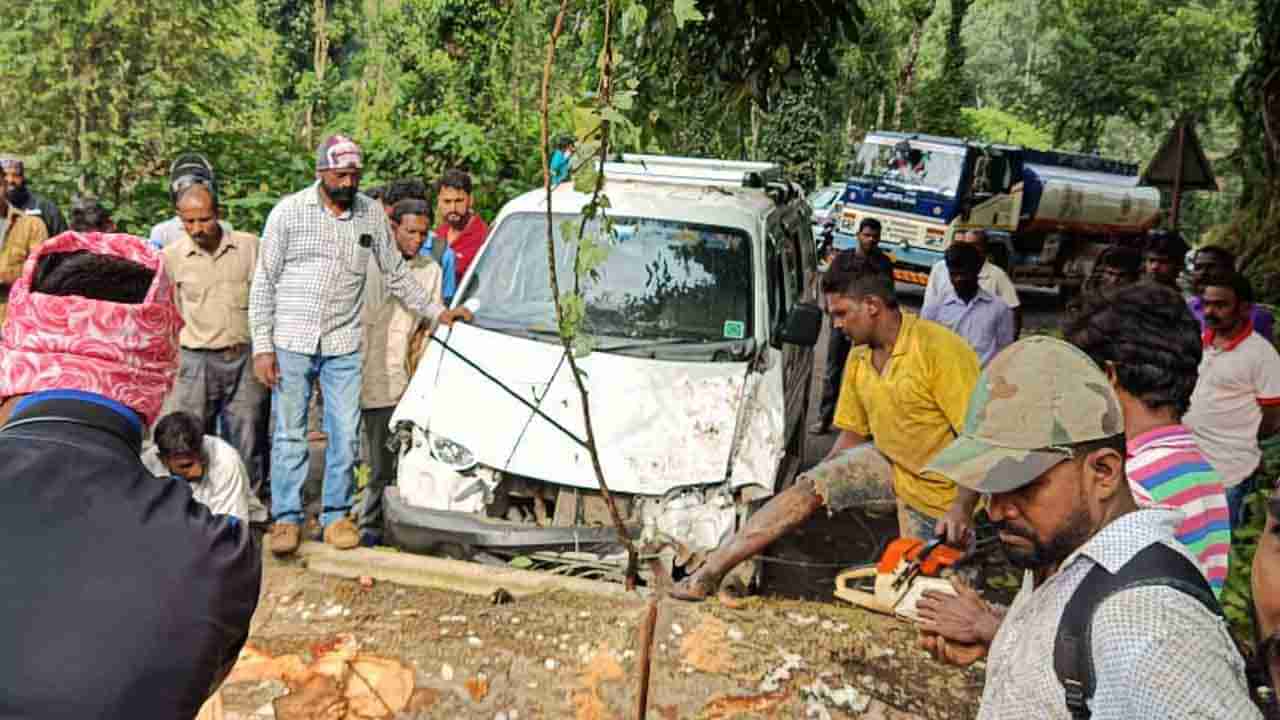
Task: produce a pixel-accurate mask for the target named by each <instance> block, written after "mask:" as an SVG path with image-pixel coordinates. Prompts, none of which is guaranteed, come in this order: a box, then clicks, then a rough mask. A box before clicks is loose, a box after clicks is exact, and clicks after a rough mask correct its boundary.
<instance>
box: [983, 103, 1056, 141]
mask: <svg viewBox="0 0 1280 720" xmlns="http://www.w3.org/2000/svg"><path fill="white" fill-rule="evenodd" d="M961 113H963V114H964V119H965V121H966V122H967V124H968V125H969V127H970V128H971V129H972V130H971V133H970V135H971V136H972V137H974V138H977V139H980V140H985V141H987V142H992V143H1006V144H1010V145H1024V146H1026V147H1033V148H1040V149H1048V148H1049V147H1051V145H1052V140H1053V138H1051V137H1050V135H1049V132H1048V131H1047V130H1045V129H1044V128H1041V127H1037V126H1036V125H1033V124H1032V123H1029V122H1027V121H1026V120H1023V119H1022V118H1020V117H1018V116H1016V115H1014V114H1013V113H1010V112H1005V111H1004V110H1000V109H999V108H994V107H984V108H964V109H963V110H961Z"/></svg>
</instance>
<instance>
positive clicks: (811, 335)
mask: <svg viewBox="0 0 1280 720" xmlns="http://www.w3.org/2000/svg"><path fill="white" fill-rule="evenodd" d="M821 333H822V308H820V307H818V306H817V305H812V304H810V303H800V304H798V305H796V306H795V307H793V308H791V312H790V313H788V314H787V317H786V318H785V319H783V321H782V323H781V328H780V329H779V331H778V333H777V340H776V342H777V345H781V344H783V343H786V344H788V345H799V346H801V347H813V346H814V345H817V344H818V335H820V334H821Z"/></svg>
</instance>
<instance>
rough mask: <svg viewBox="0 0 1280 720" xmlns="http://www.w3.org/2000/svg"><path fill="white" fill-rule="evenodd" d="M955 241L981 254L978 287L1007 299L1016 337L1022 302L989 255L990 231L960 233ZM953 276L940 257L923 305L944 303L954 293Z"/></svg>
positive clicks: (1020, 319)
mask: <svg viewBox="0 0 1280 720" xmlns="http://www.w3.org/2000/svg"><path fill="white" fill-rule="evenodd" d="M951 242H953V243H969V244H971V245H973V246H975V247H977V248H978V252H981V253H982V270H981V271H979V272H978V287H980V288H982V289H983V290H986V291H987V292H989V293H991V294H992V295H994V296H996V297H998V298H1000V299H1001V300H1003V301H1004V303H1005V304H1006V305H1008V306H1009V309H1011V310H1013V338H1014V339H1015V340H1016V339H1018V336H1019V335H1021V334H1022V301H1020V300H1019V299H1018V291H1017V289H1016V288H1014V286H1013V281H1012V280H1010V279H1009V275H1008V273H1006V272H1005V271H1004V270H1001V269H1000V266H999V265H995V264H993V263H992V262H991V261H990V260H988V259H987V258H988V257H989V256H988V254H987V233H986V232H985V231H983V230H970V231H968V232H958V233H956V235H955V238H954V239H952V241H951ZM951 290H952V288H951V275H950V274H949V273H948V272H947V261H946V260H939V261H938V262H936V263H934V264H933V269H932V270H930V271H929V283H928V284H927V285H925V288H924V306H923V307H922V308H921V312H924V308H928V307H930V306H931V305H937V304H940V303H942V301H943V300H945V299H946V298H947V297H948V296H949V295H950V294H951Z"/></svg>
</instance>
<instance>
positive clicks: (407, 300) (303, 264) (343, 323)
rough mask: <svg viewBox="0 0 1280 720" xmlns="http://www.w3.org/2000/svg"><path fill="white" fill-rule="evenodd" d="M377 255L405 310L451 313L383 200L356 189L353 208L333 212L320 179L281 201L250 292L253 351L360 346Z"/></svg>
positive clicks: (309, 351)
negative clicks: (404, 249) (402, 240)
mask: <svg viewBox="0 0 1280 720" xmlns="http://www.w3.org/2000/svg"><path fill="white" fill-rule="evenodd" d="M362 237H365V238H366V242H365V243H362V242H361V238H362ZM370 255H372V256H373V258H374V260H375V262H376V263H377V265H378V268H379V269H380V270H381V271H382V273H383V276H384V278H385V283H386V287H387V289H388V290H389V291H390V292H391V294H392V295H394V296H395V297H396V298H398V299H399V300H400V301H401V302H403V303H404V304H405V306H406V307H408V308H409V309H410V310H412V311H413V312H415V313H417V314H419V315H421V316H422V317H425V318H429V319H432V320H434V319H435V318H436V316H438V315H439V314H440V313H441V312H444V306H442V305H438V304H435V303H433V302H431V300H430V299H429V298H428V296H427V292H426V290H424V289H423V288H422V286H421V285H419V284H418V283H417V282H416V281H414V279H413V278H412V277H411V276H410V274H409V267H408V265H407V264H405V261H404V257H403V256H401V255H400V251H399V249H397V248H396V246H395V243H394V242H393V241H392V238H391V232H390V227H389V223H387V216H386V214H385V213H384V212H383V211H382V208H381V207H380V206H379V205H378V203H376V202H374V201H373V200H371V199H370V198H368V197H366V196H364V195H360V194H357V195H356V199H355V202H354V203H352V206H351V209H350V210H348V211H347V212H346V213H344V214H343V215H342V216H341V217H334V216H333V215H332V214H331V213H330V212H329V211H328V210H326V209H325V207H324V205H323V204H322V203H321V201H320V189H319V183H315V184H313V185H311V186H310V187H308V188H306V189H305V190H302V191H300V192H297V193H294V194H293V195H290V196H288V197H286V198H285V199H283V200H281V201H280V203H279V204H278V205H276V206H275V208H274V209H272V211H271V215H269V216H268V217H267V225H266V228H265V229H264V230H263V232H262V241H261V245H260V247H259V251H258V265H257V268H256V269H255V271H254V274H253V286H252V288H251V289H250V292H249V325H250V329H251V333H252V335H253V352H254V354H255V355H257V354H262V353H271V352H275V351H276V349H281V350H288V351H290V352H296V353H302V354H306V355H314V354H319V355H346V354H349V353H352V352H355V351H356V350H359V349H360V343H361V340H362V338H363V335H364V328H363V325H362V323H361V313H362V310H363V308H364V296H365V292H364V285H365V279H366V277H367V276H368V268H369V257H370Z"/></svg>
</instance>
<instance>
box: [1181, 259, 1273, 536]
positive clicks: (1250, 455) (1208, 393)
mask: <svg viewBox="0 0 1280 720" xmlns="http://www.w3.org/2000/svg"><path fill="white" fill-rule="evenodd" d="M1202 287H1203V290H1202V292H1201V293H1200V299H1201V301H1202V305H1203V307H1204V324H1205V332H1204V336H1203V341H1204V355H1203V356H1202V357H1201V359H1200V379H1199V380H1197V381H1196V389H1195V392H1193V393H1192V394H1191V410H1190V411H1189V412H1187V414H1186V416H1185V417H1184V418H1183V421H1182V422H1183V424H1184V425H1186V426H1187V427H1189V428H1191V432H1192V433H1194V434H1195V436H1196V441H1197V442H1198V443H1199V444H1200V449H1201V450H1203V451H1204V454H1205V455H1206V456H1207V457H1208V458H1209V463H1210V464H1211V465H1213V468H1214V469H1215V470H1217V471H1218V474H1219V475H1221V476H1222V484H1223V485H1224V486H1225V487H1226V489H1227V506H1228V508H1229V512H1230V513H1231V525H1232V527H1239V526H1240V523H1241V522H1243V520H1244V517H1243V511H1244V499H1245V498H1246V497H1247V496H1248V495H1249V493H1250V492H1251V491H1252V490H1253V489H1254V472H1255V471H1256V470H1257V469H1258V466H1259V464H1260V463H1261V462H1262V449H1261V448H1260V447H1259V446H1258V440H1259V439H1260V438H1265V437H1270V436H1271V435H1274V434H1276V433H1277V432H1280V353H1277V352H1276V349H1275V347H1274V346H1273V345H1272V344H1271V343H1269V342H1267V341H1266V339H1264V338H1263V337H1262V336H1261V335H1259V334H1257V333H1256V332H1254V329H1253V319H1252V317H1251V313H1252V306H1253V288H1252V287H1251V286H1250V285H1249V280H1248V278H1246V277H1245V276H1244V275H1241V274H1240V273H1238V272H1236V271H1234V270H1221V271H1216V272H1213V273H1211V274H1209V275H1208V276H1207V277H1206V278H1205V280H1204V282H1203V284H1202Z"/></svg>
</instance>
